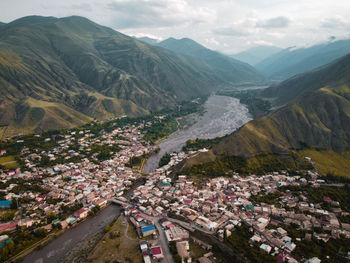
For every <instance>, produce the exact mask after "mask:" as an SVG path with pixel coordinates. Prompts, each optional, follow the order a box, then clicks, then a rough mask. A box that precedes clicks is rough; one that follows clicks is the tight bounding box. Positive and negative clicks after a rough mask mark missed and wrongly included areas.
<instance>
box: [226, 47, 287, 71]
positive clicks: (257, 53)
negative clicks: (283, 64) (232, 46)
mask: <svg viewBox="0 0 350 263" xmlns="http://www.w3.org/2000/svg"><path fill="white" fill-rule="evenodd" d="M281 50H282V49H281V48H279V47H274V46H257V47H253V48H250V49H248V50H245V51H243V52H240V53H237V54H233V55H231V56H230V57H232V58H235V59H238V60H240V61H243V62H246V63H248V64H250V65H252V66H255V65H256V64H258V63H259V62H261V61H263V60H264V59H266V58H267V57H269V56H272V55H273V54H276V53H277V52H279V51H281Z"/></svg>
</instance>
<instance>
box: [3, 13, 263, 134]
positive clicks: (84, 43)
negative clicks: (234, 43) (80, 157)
mask: <svg viewBox="0 0 350 263" xmlns="http://www.w3.org/2000/svg"><path fill="white" fill-rule="evenodd" d="M228 61H230V62H232V61H231V59H229V58H228ZM230 65H231V66H232V70H231V69H229V70H226V69H225V68H224V67H215V65H214V64H209V63H207V62H206V61H205V60H204V58H203V59H199V58H196V57H193V56H188V55H186V54H184V53H182V54H180V53H175V52H173V51H171V50H169V49H166V48H162V47H158V46H152V45H149V44H146V43H144V42H141V41H138V40H136V39H134V38H132V37H129V36H126V35H123V34H121V33H119V32H117V31H115V30H113V29H110V28H107V27H104V26H101V25H98V24H96V23H94V22H92V21H90V20H88V19H86V18H83V17H76V16H73V17H66V18H55V17H41V16H30V17H24V18H21V19H18V20H15V21H13V22H11V23H8V24H4V25H2V26H1V27H0V87H1V90H2V93H1V94H0V109H1V110H0V124H2V125H6V126H7V129H6V133H7V134H9V135H11V134H15V133H18V132H23V133H27V132H33V131H34V132H38V131H42V130H49V129H60V128H69V127H73V126H77V125H81V124H83V123H86V122H88V121H90V120H92V119H93V118H97V119H107V118H111V117H114V116H118V115H124V114H128V115H130V116H136V115H142V114H147V113H148V112H149V111H156V110H159V109H161V108H164V107H172V106H174V105H175V104H176V103H177V102H179V101H184V100H189V99H191V98H193V97H197V96H201V95H206V94H209V93H211V92H212V91H214V90H216V89H217V88H219V87H222V86H231V85H235V84H238V83H241V82H251V81H253V82H254V81H261V80H264V77H262V75H260V74H259V73H257V71H256V70H255V69H254V68H252V67H251V66H249V65H247V64H245V63H242V62H236V61H235V63H233V62H232V63H231V64H230ZM228 71H229V73H230V74H228Z"/></svg>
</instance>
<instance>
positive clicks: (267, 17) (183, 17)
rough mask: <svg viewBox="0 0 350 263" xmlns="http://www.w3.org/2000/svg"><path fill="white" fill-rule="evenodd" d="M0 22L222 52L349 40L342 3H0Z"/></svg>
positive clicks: (348, 6)
mask: <svg viewBox="0 0 350 263" xmlns="http://www.w3.org/2000/svg"><path fill="white" fill-rule="evenodd" d="M0 10H1V11H2V12H1V13H0V21H2V22H9V21H11V20H14V19H16V18H19V17H22V16H26V15H34V14H36V15H44V16H58V17H62V16H69V15H81V16H85V17H87V18H89V19H91V20H93V21H95V22H97V23H100V24H102V25H105V26H109V27H112V28H114V29H116V30H118V31H122V32H123V33H126V34H130V35H136V34H140V35H145V36H153V37H152V38H154V37H156V38H157V39H165V38H168V37H176V38H182V37H189V38H192V39H194V40H195V41H198V42H200V43H201V44H204V45H205V46H207V47H209V48H212V49H216V50H220V51H222V52H238V51H241V50H244V49H247V48H250V47H252V46H254V45H260V44H273V45H276V46H280V47H288V46H301V45H305V44H306V45H311V44H314V43H320V42H322V41H328V39H329V37H330V36H335V37H336V39H342V38H345V37H348V36H349V29H350V19H349V17H350V16H349V14H350V1H345V0H322V1H319V0H308V1H305V0H293V1H290V0H258V1H257V0H217V1H213V0H74V1H71V0H60V1H48V0H30V1H28V0H2V1H0Z"/></svg>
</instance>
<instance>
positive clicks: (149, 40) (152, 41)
mask: <svg viewBox="0 0 350 263" xmlns="http://www.w3.org/2000/svg"><path fill="white" fill-rule="evenodd" d="M136 39H137V40H140V41H142V42H145V43H147V44H150V45H156V44H157V43H158V40H157V39H154V38H150V37H138V38H136Z"/></svg>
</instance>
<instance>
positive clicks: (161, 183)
mask: <svg viewBox="0 0 350 263" xmlns="http://www.w3.org/2000/svg"><path fill="white" fill-rule="evenodd" d="M158 184H159V185H160V186H162V187H163V186H170V185H171V184H170V183H163V182H159V183H158Z"/></svg>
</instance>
